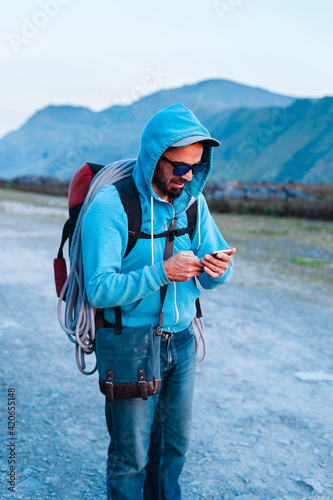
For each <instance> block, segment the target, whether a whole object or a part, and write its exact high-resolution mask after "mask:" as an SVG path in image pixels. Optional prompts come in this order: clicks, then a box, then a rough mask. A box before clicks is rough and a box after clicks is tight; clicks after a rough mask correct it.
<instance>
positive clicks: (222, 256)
mask: <svg viewBox="0 0 333 500" xmlns="http://www.w3.org/2000/svg"><path fill="white" fill-rule="evenodd" d="M235 252H236V248H232V253H230V254H229V255H228V254H226V253H223V252H220V253H218V254H217V255H218V257H219V258H218V259H217V258H216V257H213V256H212V255H210V254H206V255H205V256H204V257H203V258H202V259H201V263H202V265H203V266H204V268H203V270H204V271H205V272H206V273H207V274H208V276H210V277H211V278H219V277H220V276H222V274H224V273H225V272H226V270H227V269H228V267H229V266H230V264H231V261H232V255H233V254H234V253H235Z"/></svg>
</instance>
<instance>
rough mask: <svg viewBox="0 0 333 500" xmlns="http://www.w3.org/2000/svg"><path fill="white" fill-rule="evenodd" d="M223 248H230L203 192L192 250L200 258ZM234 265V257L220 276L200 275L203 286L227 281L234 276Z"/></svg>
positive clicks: (212, 286) (210, 287)
mask: <svg viewBox="0 0 333 500" xmlns="http://www.w3.org/2000/svg"><path fill="white" fill-rule="evenodd" d="M199 227H200V240H201V241H200V242H199ZM223 248H228V244H227V243H226V241H225V240H224V238H223V237H222V235H221V233H220V231H219V230H218V228H217V226H216V224H215V222H214V219H213V217H212V216H211V214H210V212H209V209H208V206H207V202H206V200H205V198H204V196H203V195H202V194H201V195H200V200H199V199H198V217H197V226H196V229H195V231H194V235H193V240H192V251H193V252H194V254H195V255H196V256H197V257H198V258H199V259H201V258H202V257H203V256H204V255H205V254H207V253H211V252H214V251H215V250H222V249H223ZM233 266H234V258H232V262H231V264H230V266H229V268H228V269H227V271H226V272H225V273H224V274H222V276H220V277H219V278H211V277H210V276H208V274H207V273H205V272H204V273H202V274H201V275H200V276H199V277H198V279H199V281H200V284H201V286H202V287H203V288H206V289H212V288H216V287H217V286H219V285H221V284H223V283H227V282H228V281H229V280H230V279H231V277H232V274H233Z"/></svg>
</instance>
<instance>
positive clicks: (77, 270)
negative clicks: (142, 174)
mask: <svg viewBox="0 0 333 500" xmlns="http://www.w3.org/2000/svg"><path fill="white" fill-rule="evenodd" d="M135 163H136V160H122V161H117V162H114V163H111V164H110V165H107V166H106V167H104V168H103V169H102V170H101V171H100V172H99V173H98V174H97V175H96V176H95V178H94V180H93V182H92V183H91V185H90V188H89V191H88V194H87V196H86V199H85V201H84V204H83V206H82V208H81V210H80V214H79V217H78V220H77V223H76V228H75V231H74V235H73V239H72V243H71V254H70V271H69V274H68V277H67V280H66V282H65V284H64V286H63V289H62V291H61V293H60V297H59V302H58V318H59V322H60V325H61V327H62V329H63V330H64V331H65V333H66V334H67V337H68V338H69V340H70V341H71V342H73V343H74V344H75V345H76V349H75V356H76V363H77V366H78V368H79V370H80V372H81V373H83V374H84V375H91V374H93V373H94V372H95V371H96V369H97V364H96V365H95V367H94V369H93V370H92V371H90V372H87V371H85V368H86V364H85V357H84V356H85V354H91V353H92V352H94V341H95V309H94V308H93V307H92V306H91V305H90V304H89V302H88V300H87V294H86V291H85V287H84V274H83V261H82V248H81V229H82V222H83V219H84V216H85V214H86V212H87V210H88V208H89V207H90V205H91V203H92V202H93V200H94V199H95V196H96V194H97V193H98V192H99V191H100V190H101V189H102V188H103V187H105V186H109V185H111V184H114V183H115V182H118V181H120V180H122V179H125V178H126V177H129V176H130V175H131V173H132V171H133V167H134V165H135ZM66 290H67V294H66V307H65V313H64V317H63V315H62V311H61V309H62V302H63V298H64V295H65V293H66Z"/></svg>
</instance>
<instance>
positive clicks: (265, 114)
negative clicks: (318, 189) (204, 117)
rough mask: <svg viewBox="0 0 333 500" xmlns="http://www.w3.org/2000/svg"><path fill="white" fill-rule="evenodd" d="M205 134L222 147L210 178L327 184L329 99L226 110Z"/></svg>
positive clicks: (332, 110) (331, 135)
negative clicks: (216, 139)
mask: <svg viewBox="0 0 333 500" xmlns="http://www.w3.org/2000/svg"><path fill="white" fill-rule="evenodd" d="M209 130H210V132H211V134H212V135H213V136H214V137H217V138H218V139H219V140H220V141H221V143H222V147H220V148H217V149H216V150H215V151H214V153H215V154H214V164H215V166H214V169H213V172H212V174H211V176H210V179H212V180H240V181H243V182H258V181H266V180H267V181H271V182H287V181H299V182H306V183H309V184H318V183H327V184H333V97H325V98H323V99H299V100H297V101H295V102H294V103H293V104H292V105H291V106H288V107H287V108H283V109H282V108H280V109H279V108H276V107H273V108H265V109H256V110H254V109H239V110H232V111H231V110H230V111H226V112H224V113H223V114H222V115H221V114H219V115H218V116H216V117H215V118H214V117H211V121H210V123H209Z"/></svg>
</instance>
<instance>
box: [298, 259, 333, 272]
mask: <svg viewBox="0 0 333 500" xmlns="http://www.w3.org/2000/svg"><path fill="white" fill-rule="evenodd" d="M290 262H291V263H292V264H298V265H299V266H310V267H313V268H315V269H318V267H320V266H322V265H328V264H332V262H331V261H330V260H325V259H309V258H306V257H294V258H293V259H291V260H290Z"/></svg>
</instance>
